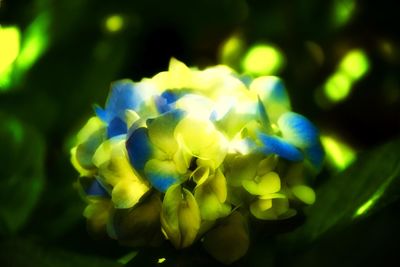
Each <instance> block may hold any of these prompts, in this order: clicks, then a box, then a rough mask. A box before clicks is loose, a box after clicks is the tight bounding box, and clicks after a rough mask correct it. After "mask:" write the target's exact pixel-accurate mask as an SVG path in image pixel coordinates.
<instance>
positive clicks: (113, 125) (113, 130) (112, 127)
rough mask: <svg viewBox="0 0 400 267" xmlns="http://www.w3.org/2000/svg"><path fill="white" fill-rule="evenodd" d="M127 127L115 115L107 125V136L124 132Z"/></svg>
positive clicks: (110, 136)
mask: <svg viewBox="0 0 400 267" xmlns="http://www.w3.org/2000/svg"><path fill="white" fill-rule="evenodd" d="M127 131H128V128H127V126H126V122H124V121H123V120H121V119H120V118H119V117H115V118H114V119H112V120H111V122H110V123H109V124H108V127H107V136H108V138H112V137H114V136H117V135H121V134H126V133H127Z"/></svg>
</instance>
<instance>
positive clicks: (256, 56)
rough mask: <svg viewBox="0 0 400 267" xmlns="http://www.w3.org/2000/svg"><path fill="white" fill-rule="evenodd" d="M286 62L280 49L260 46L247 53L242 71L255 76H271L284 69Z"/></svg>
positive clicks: (264, 45)
mask: <svg viewBox="0 0 400 267" xmlns="http://www.w3.org/2000/svg"><path fill="white" fill-rule="evenodd" d="M284 60H285V59H284V56H283V54H282V52H281V51H280V50H279V49H278V48H276V47H274V46H272V45H266V44H259V45H255V46H253V47H251V48H250V49H249V51H248V52H247V53H246V55H245V57H244V59H243V61H242V69H243V70H244V72H246V73H249V74H253V75H271V74H275V73H277V72H278V71H279V70H280V69H281V68H282V66H283V64H284Z"/></svg>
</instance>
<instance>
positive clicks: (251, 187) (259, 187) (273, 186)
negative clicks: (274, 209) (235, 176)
mask: <svg viewBox="0 0 400 267" xmlns="http://www.w3.org/2000/svg"><path fill="white" fill-rule="evenodd" d="M257 180H258V181H257ZM242 185H243V187H244V188H245V189H246V190H247V192H249V193H250V194H252V195H260V196H261V195H266V194H271V193H276V192H278V191H279V190H280V189H281V180H280V178H279V175H278V174H277V173H276V172H269V173H267V174H265V175H263V176H262V177H259V178H258V179H257V178H256V179H255V180H244V181H243V182H242Z"/></svg>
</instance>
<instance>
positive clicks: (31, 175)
mask: <svg viewBox="0 0 400 267" xmlns="http://www.w3.org/2000/svg"><path fill="white" fill-rule="evenodd" d="M393 2H394V1H388V0H381V1H351V0H344V1H339V0H335V1H333V0H329V1H317V0H309V1H305V0H296V1H255V0H247V1H246V0H221V1H216V0H203V1H183V0H174V1H161V0H160V1H158V0H147V1H128V0H125V1H123V0H119V1H95V0H86V1H84V0H82V1H79V0H75V1H72V0H58V1H56V0H35V1H32V0H28V1H22V0H12V1H10V0H8V1H7V0H3V1H2V2H1V7H0V24H1V25H2V26H4V27H7V26H13V25H15V26H18V27H19V29H20V30H21V38H22V41H24V40H26V39H28V37H29V35H28V33H29V28H30V27H31V25H32V24H33V23H34V22H35V21H37V19H38V18H40V17H42V18H43V17H45V19H44V21H46V22H47V24H46V23H44V24H43V25H45V26H43V25H42V27H41V28H40V29H41V30H40V32H39V35H40V36H42V37H43V36H44V37H45V38H46V39H47V40H48V41H47V46H46V47H45V49H43V53H41V55H40V56H38V57H37V59H36V60H35V61H34V62H33V63H32V65H31V66H30V67H29V68H27V69H26V71H24V72H21V73H19V74H18V75H17V74H16V75H14V76H12V82H11V84H10V85H9V86H7V87H4V86H3V88H1V90H0V115H1V116H0V123H1V128H2V130H1V131H2V132H1V139H0V145H1V146H0V159H1V161H0V166H1V167H0V174H1V177H0V179H2V181H1V183H0V185H1V188H0V190H2V191H1V192H3V191H4V192H3V193H1V196H0V202H1V203H0V234H1V236H2V239H3V241H2V248H1V250H2V251H3V252H2V253H1V257H0V259H1V260H4V261H5V262H7V263H6V264H8V265H10V266H25V265H24V263H26V261H30V260H31V264H33V265H31V266H36V265H35V264H36V263H37V266H70V265H69V263H70V264H71V265H73V264H74V265H78V266H80V265H81V264H82V262H85V264H86V265H89V266H91V265H90V264H95V263H96V261H102V262H106V261H105V260H98V259H93V260H92V259H91V258H90V257H92V256H93V257H94V256H96V257H98V256H100V257H102V258H109V259H110V264H112V263H111V260H115V259H117V258H119V257H121V256H122V255H124V253H126V252H128V251H129V249H127V248H122V247H120V246H119V245H118V244H117V243H116V242H109V241H94V240H92V239H91V238H90V237H89V236H88V235H87V233H86V229H85V221H84V218H83V217H82V215H81V213H82V210H83V208H84V204H83V202H82V201H81V199H79V197H78V194H77V193H76V191H75V189H74V188H73V182H74V181H75V179H76V177H77V173H76V172H75V171H74V170H73V168H72V167H71V165H70V162H69V149H70V147H71V144H72V142H73V137H74V135H75V134H76V132H77V131H78V129H79V128H80V127H82V126H83V124H84V122H85V121H86V120H87V119H88V117H89V116H91V115H93V110H92V106H93V104H94V103H98V104H101V105H102V104H104V102H105V100H106V97H107V94H108V90H109V84H110V82H112V81H114V80H117V79H121V78H130V79H133V80H135V81H138V80H140V79H141V78H143V77H150V76H153V75H154V74H156V73H157V72H160V71H163V70H165V69H167V67H168V62H169V59H170V58H171V57H176V58H177V59H179V60H181V61H183V62H185V63H186V64H187V65H188V66H198V67H200V68H204V67H206V66H208V65H215V64H218V63H220V57H219V54H220V50H221V46H222V44H223V42H224V41H225V40H226V39H227V38H229V37H230V36H232V35H234V34H238V35H240V36H241V37H242V40H243V41H244V43H245V46H246V48H248V47H250V46H252V45H253V44H256V43H262V42H267V43H273V44H275V45H276V46H277V47H279V48H280V49H281V51H282V52H283V54H284V56H285V58H286V64H285V66H284V68H283V69H282V70H281V71H280V72H279V73H278V75H279V76H280V77H282V79H283V80H284V81H285V84H286V86H287V89H288V91H289V94H290V97H291V100H292V105H293V109H294V110H295V111H296V112H299V113H301V114H304V115H305V116H307V117H308V118H310V119H311V120H312V121H313V122H315V124H316V125H318V127H319V128H320V129H321V131H322V132H323V133H326V134H329V135H333V136H336V137H338V138H340V139H341V140H343V141H344V142H345V143H347V144H348V145H350V146H351V147H353V148H354V149H355V150H356V151H368V150H370V149H372V148H374V147H376V146H377V145H381V144H383V143H386V142H388V141H390V140H392V139H394V138H395V137H396V136H398V135H399V132H400V119H399V118H400V75H399V74H400V73H399V67H400V50H399V47H400V46H399V30H398V29H399V27H398V26H397V25H398V23H396V22H398V9H396V8H395V5H394V4H393ZM349 3H350V4H354V5H355V8H354V11H353V12H352V15H351V16H350V17H349V19H348V20H346V21H345V22H343V23H341V24H340V23H338V22H337V20H335V18H336V17H337V15H336V13H335V10H336V9H337V7H338V6H340V5H345V6H346V5H349ZM114 14H116V15H120V16H121V17H122V18H123V22H124V24H123V26H122V28H121V29H120V30H119V31H117V32H110V31H108V30H107V28H106V27H105V21H106V19H107V18H108V17H109V16H111V15H114ZM24 38H25V39H24ZM310 42H312V43H313V44H316V46H317V47H318V49H319V50H318V51H320V53H322V59H321V57H317V56H316V55H315V53H314V52H313V50H312V49H310V48H309V45H307V44H309V43H310ZM353 48H361V49H363V50H364V51H365V53H366V55H367V56H368V59H369V71H368V73H367V74H366V75H365V76H364V77H363V78H362V79H360V80H359V81H357V82H356V83H354V85H353V87H352V92H351V94H350V95H349V97H348V98H346V99H345V100H344V101H342V102H340V103H334V104H332V105H330V106H329V107H321V106H320V105H319V104H318V103H317V101H316V94H317V93H316V92H318V90H320V89H321V87H322V86H323V85H324V83H325V82H326V80H327V79H328V77H329V76H330V75H331V74H332V73H333V72H334V71H335V68H336V66H337V65H338V63H339V62H340V60H341V59H342V58H343V57H344V55H345V54H346V53H347V52H348V51H350V50H351V49H353ZM0 60H1V59H0ZM237 71H240V69H237ZM396 153H399V152H397V151H395V150H393V151H392V153H391V154H396ZM396 160H397V159H396ZM323 174H324V175H325V176H329V175H330V174H331V173H330V171H329V170H325V171H324V172H323ZM396 175H397V176H398V174H396ZM389 176H390V175H389ZM397 176H396V177H397ZM322 179H327V178H326V177H323V178H322ZM395 195H396V196H398V193H397V191H396V193H395ZM396 201H397V198H396ZM396 203H397V202H395V204H393V205H395V206H394V207H393V206H390V207H389V208H386V210H385V212H384V215H382V216H383V217H384V216H390V214H392V213H394V212H397V213H398V212H399V209H398V204H396ZM387 209H389V211H387ZM380 218H381V217H380ZM390 218H391V219H392V220H397V217H395V218H392V217H390ZM371 220H373V219H371ZM388 220H389V219H388ZM373 223H374V221H373V222H372V223H371V225H373ZM375 223H376V225H378V226H376V227H380V228H384V226H382V225H381V224H383V225H386V224H385V223H381V222H380V221H379V222H375ZM389 224H390V223H389ZM367 225H368V224H367ZM360 227H363V225H361V226H360ZM365 227H366V232H369V231H370V230H371V229H375V228H371V227H375V226H370V227H369V228H368V226H365ZM357 229H358V228H357ZM385 234H386V232H385V233H383V235H385ZM396 234H397V236H398V235H399V233H398V232H395V233H394V235H396ZM361 235H362V234H361ZM354 236H357V234H356V233H355V234H354ZM389 236H390V235H389ZM389 236H388V237H387V238H388V239H389ZM357 238H358V237H357ZM326 242H327V244H330V243H329V242H328V241H326ZM332 242H334V241H332ZM335 242H336V241H335ZM382 242H384V244H387V246H388V247H389V248H388V249H389V250H390V244H388V243H387V242H386V240H384V241H382ZM328 247H329V245H328ZM49 250H50V251H55V252H54V253H55V254H51V253H52V252H51V253H50V252H47V251H49ZM252 251H257V249H254V250H252ZM13 253H14V254H16V255H14V254H13ZM49 253H50V254H49ZM254 253H255V254H251V255H256V254H257V253H256V252H254ZM261 254H262V253H261ZM50 255H51V256H50ZM81 255H86V256H81ZM321 255H322V254H321ZM81 257H82V258H81ZM254 257H256V256H254ZM284 257H285V256H284ZM43 258H44V259H46V262H42V260H43ZM9 259H11V260H9ZM54 261H55V262H57V263H54ZM264 263H265V262H264ZM13 264H14V265H13ZM19 264H20V265H19ZM46 264H47V265H46ZM63 264H64V265H63ZM312 264H313V262H312V261H311V265H312ZM28 265H29V264H28ZM28 265H26V266H28ZM271 265H273V263H271ZM93 266H95V265H93ZM110 266H111V265H110Z"/></svg>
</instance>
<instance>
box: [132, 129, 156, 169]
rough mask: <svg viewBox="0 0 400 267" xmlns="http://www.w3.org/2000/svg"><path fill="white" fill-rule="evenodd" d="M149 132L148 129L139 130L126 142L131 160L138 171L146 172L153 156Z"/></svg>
mask: <svg viewBox="0 0 400 267" xmlns="http://www.w3.org/2000/svg"><path fill="white" fill-rule="evenodd" d="M147 131H148V130H147V128H144V127H141V128H138V129H136V130H135V131H134V132H133V133H132V134H131V135H130V136H129V138H128V140H127V141H126V149H127V151H128V155H129V160H130V162H131V164H132V166H133V167H134V168H135V169H136V170H137V171H143V170H144V166H145V164H146V162H147V161H148V160H149V159H150V157H151V155H152V144H151V143H150V139H149V135H148V132H147Z"/></svg>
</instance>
